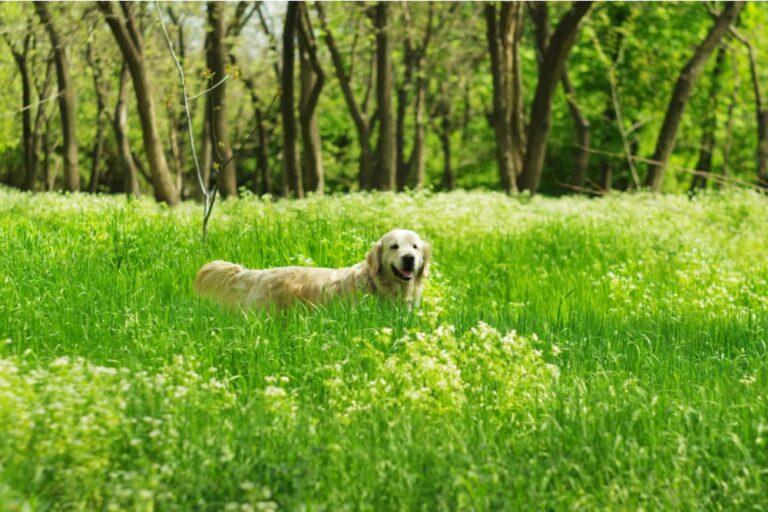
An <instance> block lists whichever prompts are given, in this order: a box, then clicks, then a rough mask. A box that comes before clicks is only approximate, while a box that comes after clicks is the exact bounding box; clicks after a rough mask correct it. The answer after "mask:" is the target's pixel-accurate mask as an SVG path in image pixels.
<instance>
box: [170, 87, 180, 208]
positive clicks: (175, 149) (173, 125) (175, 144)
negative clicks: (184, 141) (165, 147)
mask: <svg viewBox="0 0 768 512" xmlns="http://www.w3.org/2000/svg"><path fill="white" fill-rule="evenodd" d="M167 107H168V108H167V114H168V144H169V145H170V147H171V163H170V166H171V169H172V170H173V175H174V177H175V178H176V179H175V185H176V190H178V191H179V197H180V198H181V199H182V200H183V199H184V167H183V166H182V157H181V146H180V144H179V140H180V137H179V125H178V124H177V121H178V119H177V117H176V110H175V108H174V104H173V103H172V102H168V105H167Z"/></svg>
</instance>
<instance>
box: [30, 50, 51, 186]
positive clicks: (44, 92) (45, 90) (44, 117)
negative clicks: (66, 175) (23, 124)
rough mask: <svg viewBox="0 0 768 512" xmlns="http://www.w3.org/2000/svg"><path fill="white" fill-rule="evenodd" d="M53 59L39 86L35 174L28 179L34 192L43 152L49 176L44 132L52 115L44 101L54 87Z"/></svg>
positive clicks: (33, 133)
mask: <svg viewBox="0 0 768 512" xmlns="http://www.w3.org/2000/svg"><path fill="white" fill-rule="evenodd" d="M53 67H54V66H53V59H50V58H49V59H48V62H47V63H46V66H45V77H44V78H43V84H42V86H39V85H37V83H36V86H37V87H36V88H37V100H38V107H37V112H35V124H34V127H33V129H32V140H33V152H34V154H33V158H34V174H33V176H31V177H29V176H27V178H28V180H29V181H28V183H29V184H31V185H32V187H33V188H30V189H28V190H34V187H35V184H36V182H37V175H38V174H39V173H38V169H37V167H38V165H39V163H40V152H41V151H42V152H43V154H44V158H43V163H44V164H45V166H46V167H45V169H44V176H47V175H48V174H47V173H48V169H47V165H48V157H49V153H50V145H49V144H48V138H47V137H45V140H43V139H44V137H43V134H44V132H46V131H47V129H48V128H47V127H48V125H49V124H50V123H49V121H50V118H51V115H50V113H48V110H49V109H48V104H47V103H44V102H43V101H44V100H45V99H46V98H48V97H50V96H51V89H52V87H53V80H52V77H53V73H54V72H53Z"/></svg>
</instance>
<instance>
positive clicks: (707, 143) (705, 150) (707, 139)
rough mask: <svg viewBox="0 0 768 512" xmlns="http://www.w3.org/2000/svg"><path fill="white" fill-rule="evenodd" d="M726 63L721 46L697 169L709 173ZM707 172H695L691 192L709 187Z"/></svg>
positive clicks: (713, 70)
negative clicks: (721, 81)
mask: <svg viewBox="0 0 768 512" xmlns="http://www.w3.org/2000/svg"><path fill="white" fill-rule="evenodd" d="M724 63H725V47H724V46H720V48H718V50H717V57H716V59H715V67H714V68H713V69H712V83H711V85H710V88H709V98H708V99H707V100H708V101H707V110H706V112H705V118H704V122H703V123H702V127H701V142H700V147H699V161H698V162H697V163H696V170H697V171H700V172H702V173H707V174H709V173H711V172H712V153H713V152H714V149H715V132H716V130H717V95H718V93H719V92H720V76H721V75H722V72H723V64H724ZM707 174H694V176H693V179H692V180H691V187H690V189H689V193H690V192H695V191H696V189H697V188H706V187H707Z"/></svg>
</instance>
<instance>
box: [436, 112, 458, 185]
mask: <svg viewBox="0 0 768 512" xmlns="http://www.w3.org/2000/svg"><path fill="white" fill-rule="evenodd" d="M451 110H452V109H451V108H450V106H449V105H447V104H446V105H444V108H443V109H442V115H441V116H440V117H441V122H442V128H441V130H440V147H441V148H442V150H443V179H442V186H443V190H453V189H454V187H455V186H456V178H455V176H454V174H453V163H452V160H453V155H452V150H451V132H452V131H453V127H452V126H451V117H452V112H451Z"/></svg>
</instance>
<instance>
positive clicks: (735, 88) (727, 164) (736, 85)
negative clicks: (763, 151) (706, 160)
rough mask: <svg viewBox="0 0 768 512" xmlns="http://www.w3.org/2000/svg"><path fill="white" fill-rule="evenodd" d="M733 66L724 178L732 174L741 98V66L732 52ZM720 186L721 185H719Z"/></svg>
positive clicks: (727, 117)
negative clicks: (735, 123)
mask: <svg viewBox="0 0 768 512" xmlns="http://www.w3.org/2000/svg"><path fill="white" fill-rule="evenodd" d="M731 66H732V68H733V89H732V90H731V102H730V103H729V104H728V114H727V116H726V121H725V140H724V141H723V171H722V173H723V177H724V178H727V177H728V175H729V174H730V164H731V146H732V144H733V112H734V110H735V109H736V103H737V102H738V98H739V87H740V79H739V64H738V61H737V60H736V54H735V52H734V51H733V50H731ZM718 185H720V184H719V183H718Z"/></svg>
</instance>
